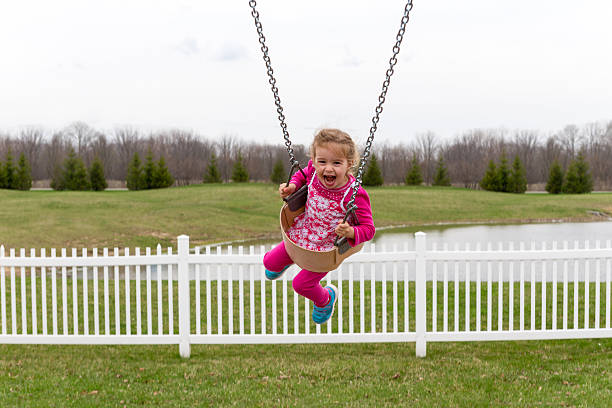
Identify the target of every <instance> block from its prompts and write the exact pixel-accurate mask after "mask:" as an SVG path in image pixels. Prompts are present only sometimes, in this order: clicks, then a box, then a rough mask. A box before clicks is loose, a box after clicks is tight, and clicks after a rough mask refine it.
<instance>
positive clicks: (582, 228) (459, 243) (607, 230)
mask: <svg viewBox="0 0 612 408" xmlns="http://www.w3.org/2000/svg"><path fill="white" fill-rule="evenodd" d="M417 231H423V232H425V233H426V234H427V247H428V248H429V249H431V248H432V247H433V246H434V245H436V246H437V248H438V249H443V247H444V245H448V249H451V250H452V249H455V247H457V248H459V249H465V248H466V244H467V245H469V248H470V249H472V250H474V249H476V248H477V246H476V245H477V244H480V245H481V249H487V245H488V244H489V243H491V245H492V249H494V250H495V249H498V248H499V245H500V244H501V245H502V247H503V248H504V249H509V245H510V244H509V243H510V242H512V243H513V245H514V249H519V248H520V246H519V245H520V243H524V245H525V248H526V249H529V248H531V243H532V242H533V243H535V248H536V249H542V247H543V245H545V247H546V248H548V249H550V248H552V245H553V242H556V243H557V248H563V246H564V241H567V243H568V246H569V248H574V247H576V248H585V246H587V245H588V246H589V247H590V248H595V247H596V245H597V241H599V242H600V245H601V246H602V247H604V246H609V244H607V242H608V241H610V240H612V221H601V222H583V223H577V222H571V223H549V224H519V225H516V224H514V225H495V224H491V225H445V226H438V225H436V226H427V227H409V228H394V229H382V230H380V229H379V230H378V231H377V233H376V236H375V238H374V240H373V243H374V244H375V247H376V251H380V250H387V251H392V250H393V249H394V247H397V248H398V249H408V250H414V246H415V238H414V233H415V232H417ZM278 242H279V241H278V240H274V241H271V240H270V241H258V242H249V241H246V242H235V243H233V245H234V253H236V252H237V250H236V247H238V246H240V245H244V246H245V247H247V250H248V247H249V245H253V244H256V245H254V246H255V248H254V250H255V253H256V254H259V253H261V252H262V251H266V250H269V249H270V248H271V247H272V246H274V245H276V244H278ZM543 243H544V244H543ZM370 250H371V246H370V243H367V244H366V245H365V247H364V251H365V252H367V251H370ZM214 252H215V249H214V248H213V253H214ZM245 252H246V251H245ZM222 253H227V247H225V246H224V247H223V248H222ZM495 265H496V267H495V273H494V274H493V276H492V280H493V281H497V280H498V279H499V278H501V279H503V280H505V281H506V280H508V279H509V276H510V275H509V262H503V263H499V262H495ZM439 267H441V266H439ZM551 267H552V262H547V263H543V262H534V273H535V277H536V278H537V279H538V280H539V279H541V277H542V273H543V270H544V269H546V270H548V269H550V268H551ZM584 268H585V266H584V263H580V265H579V266H577V267H574V266H573V263H572V265H571V268H570V270H569V279H571V280H573V279H574V275H575V274H577V279H578V280H580V281H583V280H584V278H585V269H584ZM236 270H237V268H236V267H233V268H232V270H231V271H225V272H224V273H223V274H224V275H225V276H227V275H228V274H230V275H229V276H234V277H237V275H236ZM298 271H299V269H298V268H297V267H295V266H293V267H291V268H290V272H292V273H297V272H298ZM404 271H405V272H406V273H407V275H406V276H407V277H408V278H409V279H411V280H413V279H414V268H413V267H412V266H410V265H408V264H402V265H400V270H399V273H400V275H401V274H403V272H404ZM432 272H433V269H432V264H431V263H430V264H428V270H427V278H428V279H432ZM456 273H457V279H458V280H464V279H465V276H466V275H465V265H464V264H463V265H461V266H460V268H459V269H458V270H457V271H456ZM606 273H607V272H606V268H605V267H603V268H601V272H600V278H601V279H602V280H603V279H606ZM593 275H594V274H591V279H593V278H594V276H593ZM334 276H335V275H334ZM372 276H373V277H374V278H375V280H381V279H382V277H383V274H382V267H381V265H379V264H377V265H373V266H372V268H367V273H366V279H370V278H371V277H372ZM483 278H484V276H483ZM353 279H355V280H357V279H359V278H358V274H355V275H354V276H353ZM438 279H440V275H438ZM474 279H475V276H474V274H472V276H471V280H474ZM514 279H518V275H517V274H515V275H514ZM545 279H546V280H547V281H550V280H551V279H552V273H550V272H548V273H547V276H546V278H545Z"/></svg>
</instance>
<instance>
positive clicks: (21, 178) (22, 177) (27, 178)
mask: <svg viewBox="0 0 612 408" xmlns="http://www.w3.org/2000/svg"><path fill="white" fill-rule="evenodd" d="M14 184H15V187H14V188H16V189H17V190H22V191H28V190H29V189H31V188H32V173H31V171H30V165H29V164H28V161H27V160H26V157H25V154H23V153H21V155H20V156H19V163H18V164H17V173H16V177H15V183H14Z"/></svg>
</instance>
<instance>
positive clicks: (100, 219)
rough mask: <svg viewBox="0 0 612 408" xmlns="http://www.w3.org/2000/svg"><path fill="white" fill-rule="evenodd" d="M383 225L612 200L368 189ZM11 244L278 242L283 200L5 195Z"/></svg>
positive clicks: (214, 188) (211, 189)
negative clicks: (185, 238) (181, 238)
mask: <svg viewBox="0 0 612 408" xmlns="http://www.w3.org/2000/svg"><path fill="white" fill-rule="evenodd" d="M368 192H369V194H370V196H371V199H372V207H373V211H374V221H375V223H376V225H377V226H379V227H382V226H389V225H424V224H431V223H438V222H448V223H462V222H464V223H465V222H499V223H504V222H534V221H550V220H560V219H563V220H589V219H594V217H593V216H592V215H589V214H588V213H587V211H590V210H595V211H600V212H604V213H608V214H612V204H611V203H612V194H586V195H561V196H555V195H548V194H504V193H493V192H487V191H476V190H466V189H459V188H433V187H405V186H397V187H378V188H369V189H368ZM0 203H2V206H1V207H0V243H2V244H3V245H4V246H5V247H7V248H8V247H15V248H20V247H24V248H28V247H34V248H42V247H47V248H48V247H56V248H60V247H87V248H92V247H100V248H101V247H114V246H118V247H126V246H127V247H137V246H138V247H144V246H156V245H157V244H158V243H161V244H162V246H167V245H175V244H176V237H177V236H178V235H180V234H187V235H189V236H190V238H191V242H192V244H204V243H212V242H220V241H228V240H238V239H277V238H279V232H278V222H279V221H278V213H279V209H280V204H281V201H280V199H279V198H278V196H277V193H276V187H275V186H273V185H271V184H256V183H249V184H241V185H236V184H224V185H193V186H188V187H180V188H171V189H161V190H147V191H105V192H66V191H62V192H55V191H27V192H20V191H10V190H0Z"/></svg>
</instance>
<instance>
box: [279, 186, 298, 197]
mask: <svg viewBox="0 0 612 408" xmlns="http://www.w3.org/2000/svg"><path fill="white" fill-rule="evenodd" d="M296 188H297V186H296V185H295V184H293V183H290V184H289V185H287V183H283V184H281V185H280V186H279V187H278V194H279V195H280V198H285V197H287V196H290V195H291V194H293V192H294V191H295V189H296Z"/></svg>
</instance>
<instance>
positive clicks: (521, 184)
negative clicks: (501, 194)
mask: <svg viewBox="0 0 612 408" xmlns="http://www.w3.org/2000/svg"><path fill="white" fill-rule="evenodd" d="M525 191H527V178H526V177H525V168H524V167H523V164H522V163H521V159H520V158H519V157H518V154H517V155H516V157H515V158H514V162H513V163H512V170H511V171H510V178H509V179H508V192H509V193H518V194H523V193H524V192H525Z"/></svg>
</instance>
